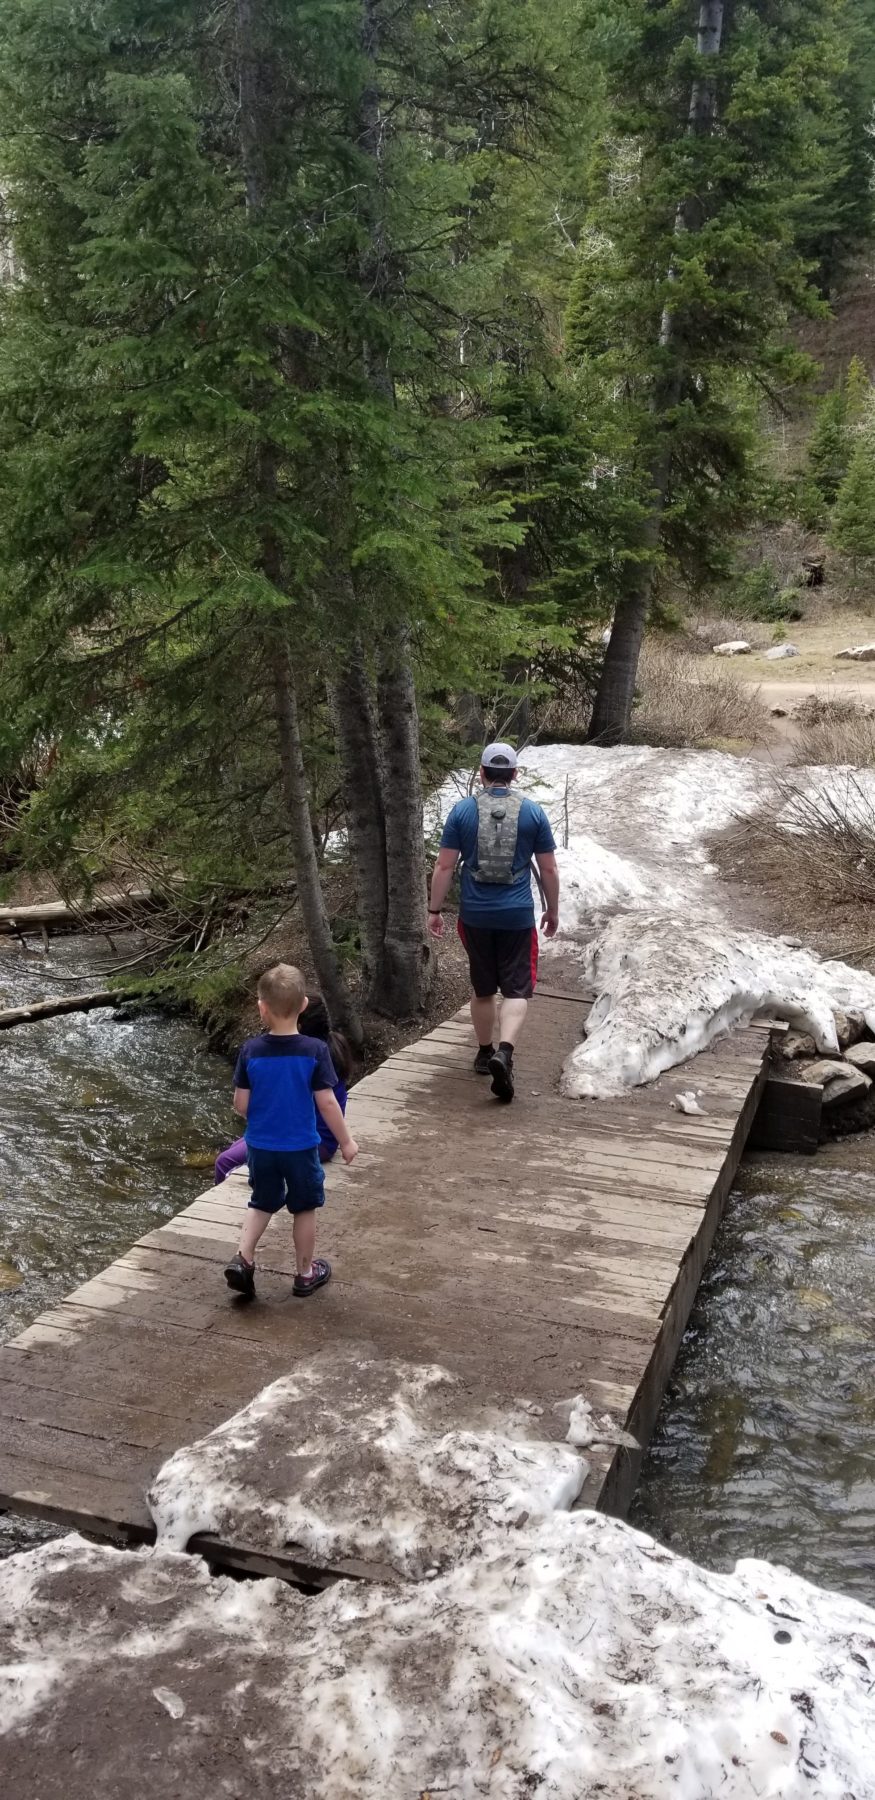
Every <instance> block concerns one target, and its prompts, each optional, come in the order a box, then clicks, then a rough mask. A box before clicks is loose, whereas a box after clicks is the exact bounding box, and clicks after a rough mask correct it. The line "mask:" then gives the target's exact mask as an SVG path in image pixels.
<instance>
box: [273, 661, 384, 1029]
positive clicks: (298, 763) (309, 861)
mask: <svg viewBox="0 0 875 1800" xmlns="http://www.w3.org/2000/svg"><path fill="white" fill-rule="evenodd" d="M270 658H271V674H272V677H273V690H274V704H275V710H276V725H277V738H278V742H279V753H280V770H281V776H282V792H283V799H284V801H285V807H286V817H287V820H288V826H289V837H290V839H291V844H292V855H293V856H294V860H295V872H296V875H297V880H298V899H299V902H300V906H301V915H302V918H303V920H304V928H305V930H306V933H307V941H308V943H309V946H310V954H311V956H312V958H313V963H314V967H315V969H316V974H317V976H318V978H319V985H320V987H321V989H322V993H323V995H324V997H325V1002H326V1004H327V1007H328V1010H329V1012H330V1014H331V1017H332V1019H334V1021H335V1023H336V1024H338V1025H339V1026H340V1027H341V1028H342V1029H343V1030H344V1031H345V1032H346V1034H347V1036H348V1037H349V1039H350V1041H351V1043H353V1044H355V1045H360V1044H361V1041H362V1027H361V1020H360V1018H359V1016H358V1012H357V1011H356V1008H355V1006H354V1005H353V1002H352V999H351V997H350V995H349V992H348V990H347V987H346V983H345V982H344V980H343V976H342V975H341V972H340V963H339V961H338V958H337V951H336V949H335V947H334V940H333V938H332V936H331V926H330V925H329V923H328V915H327V913H326V911H325V902H324V899H323V896H322V884H321V882H320V879H319V864H318V862H317V859H316V842H315V839H314V836H313V821H312V818H311V816H310V796H309V793H308V790H307V776H306V771H305V768H304V752H303V748H302V745H301V730H300V724H299V719H298V696H297V694H296V692H295V684H294V681H293V679H292V670H291V664H290V661H289V652H288V647H287V645H286V643H285V642H284V640H283V639H281V638H279V637H278V638H277V639H276V640H275V642H274V644H273V645H272V647H271V651H270Z"/></svg>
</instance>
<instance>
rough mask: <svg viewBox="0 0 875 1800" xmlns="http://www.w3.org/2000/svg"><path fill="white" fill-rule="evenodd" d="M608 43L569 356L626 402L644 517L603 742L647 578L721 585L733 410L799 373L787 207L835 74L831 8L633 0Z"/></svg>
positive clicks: (745, 497)
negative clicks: (588, 229) (717, 571)
mask: <svg viewBox="0 0 875 1800" xmlns="http://www.w3.org/2000/svg"><path fill="white" fill-rule="evenodd" d="M613 43H614V46H615V50H616V61H615V63H614V69H615V82H616V90H615V91H616V93H617V96H618V123H619V125H620V126H621V127H622V135H621V136H618V137H617V139H616V145H615V149H614V153H613V158H612V164H613V173H612V176H611V180H610V184H609V187H608V191H607V194H606V198H605V202H604V205H603V207H602V210H601V215H600V220H599V223H600V227H601V230H600V235H599V237H598V238H596V239H594V241H593V244H592V247H591V249H590V251H589V254H588V255H587V257H586V258H585V259H583V260H582V263H581V268H580V272H579V276H578V281H577V287H576V293H575V298H574V303H573V306H572V308H571V311H570V315H569V329H570V332H571V336H572V342H573V344H574V346H575V347H576V349H577V351H578V354H579V355H580V356H581V358H582V359H584V360H585V362H586V363H587V365H588V366H589V367H590V368H591V369H592V370H593V371H594V373H595V374H597V375H599V376H600V377H601V380H602V381H603V382H604V383H605V384H606V385H608V386H609V387H610V388H611V390H612V391H613V392H615V393H616V394H617V395H619V396H620V397H621V399H622V404H623V406H624V408H625V410H626V413H627V419H628V436H629V439H630V442H632V443H633V444H634V454H633V455H631V456H630V457H629V458H628V460H627V462H626V465H625V467H624V468H623V469H622V470H621V471H620V476H621V479H622V481H623V483H624V486H625V487H626V489H627V490H628V492H629V493H630V495H631V496H633V497H635V498H637V500H638V503H639V506H640V508H641V513H642V522H641V526H640V529H639V531H638V533H637V535H636V537H635V539H634V540H632V541H631V542H630V543H629V545H628V560H627V565H626V573H627V579H626V583H625V591H624V593H623V595H622V597H621V599H620V601H619V604H618V607H617V612H616V618H615V624H614V629H613V632H612V636H611V641H610V645H609V647H608V650H607V653H606V657H605V665H604V671H603V676H602V681H601V685H600V690H599V695H598V698H597V702H596V707H595V711H594V715H593V721H592V735H593V737H595V738H597V739H599V740H600V741H603V742H614V741H616V740H617V739H618V738H619V737H621V736H622V735H623V732H624V731H625V729H626V726H627V723H628V719H629V713H630V708H631V704H632V697H633V692H634V683H635V673H636V668H637V661H638V654H639V650H640V645H641V640H642V636H643V632H644V626H645V621H646V616H647V608H648V603H649V599H650V595H651V591H652V588H653V583H654V579H655V576H656V575H657V573H658V571H659V570H660V569H662V568H666V569H672V570H676V571H679V572H680V573H681V574H682V575H686V576H687V577H688V578H690V579H693V580H696V579H701V578H702V576H703V575H704V574H706V573H707V572H708V571H709V569H710V570H712V571H713V570H714V568H715V566H716V567H717V568H719V567H720V565H721V561H722V559H723V558H724V556H725V546H726V543H727V538H728V535H729V533H730V532H731V531H733V530H735V529H737V528H738V526H739V524H740V523H741V522H742V521H743V520H744V519H745V517H747V516H748V515H749V513H750V510H751V507H752V505H753V503H754V499H755V495H756V487H757V483H756V478H755V455H754V441H753V438H752V435H751V430H750V409H749V408H746V407H744V406H742V407H741V408H739V406H738V404H737V402H738V398H739V393H740V390H741V389H742V388H743V387H744V386H745V384H749V383H754V382H756V383H765V384H766V386H767V387H768V386H769V385H770V384H771V383H772V382H773V381H774V380H775V379H776V378H778V379H780V380H781V381H782V382H785V381H786V380H787V379H789V378H790V377H791V376H792V374H793V370H794V359H793V356H792V354H791V353H789V352H788V350H787V348H786V344H785V342H783V341H782V338H781V334H780V326H781V323H782V320H783V319H784V318H785V317H786V315H787V311H788V309H789V308H790V307H799V306H805V305H806V304H809V299H808V295H807V292H806V281H805V269H804V264H803V261H802V259H801V257H800V255H799V252H798V248H797V245H796V242H795V237H796V225H795V222H794V195H795V192H796V188H797V185H798V182H799V180H800V176H801V174H803V173H804V172H805V170H806V167H807V165H806V160H805V159H806V154H807V152H806V143H807V135H806V134H807V127H808V121H809V119H810V115H811V111H812V108H813V107H815V106H817V107H818V108H819V107H821V106H822V105H823V104H825V100H824V95H825V93H826V89H827V87H828V79H827V78H828V76H829V75H830V74H831V71H832V70H833V68H835V67H836V66H840V62H841V58H840V49H839V45H838V42H837V33H836V28H835V12H834V8H833V6H832V5H831V4H830V0H789V3H788V4H784V5H781V6H780V7H779V6H777V5H774V4H772V3H771V0H756V3H754V0H747V3H745V0H739V3H738V4H736V5H734V6H732V7H731V8H730V7H725V6H724V5H722V4H717V3H715V4H705V3H704V0H703V3H702V4H700V5H685V6H679V5H677V4H675V3H674V0H672V3H667V0H661V3H659V4H656V5H649V4H644V3H643V0H636V3H634V4H630V5H629V6H628V7H627V8H625V9H624V12H623V29H622V30H619V29H618V30H617V31H616V32H615V34H614V39H613ZM808 135H810V134H808ZM809 160H810V158H809Z"/></svg>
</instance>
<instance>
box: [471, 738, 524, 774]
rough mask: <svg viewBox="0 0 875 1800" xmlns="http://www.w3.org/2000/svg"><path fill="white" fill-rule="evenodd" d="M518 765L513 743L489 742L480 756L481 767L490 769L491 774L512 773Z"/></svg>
mask: <svg viewBox="0 0 875 1800" xmlns="http://www.w3.org/2000/svg"><path fill="white" fill-rule="evenodd" d="M516 766H517V760H516V751H515V749H514V747H513V745H512V744H487V746H486V749H485V750H484V752H483V755H482V756H481V758H480V767H481V769H488V770H489V772H490V774H491V775H510V774H511V773H512V771H513V770H514V769H515V768H516Z"/></svg>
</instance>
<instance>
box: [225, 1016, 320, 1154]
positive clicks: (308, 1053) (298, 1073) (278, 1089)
mask: <svg viewBox="0 0 875 1800" xmlns="http://www.w3.org/2000/svg"><path fill="white" fill-rule="evenodd" d="M234 1086H235V1087H238V1088H249V1090H250V1091H249V1111H248V1113H247V1115H246V1133H245V1136H246V1142H247V1144H248V1145H249V1146H250V1148H251V1149H253V1150H315V1149H316V1147H317V1145H318V1143H319V1132H318V1130H317V1128H316V1106H315V1103H314V1100H313V1095H314V1094H316V1093H319V1092H320V1091H321V1090H322V1089H323V1088H336V1087H337V1075H336V1072H335V1068H334V1064H333V1062H332V1061H331V1056H330V1053H329V1050H328V1045H327V1044H323V1042H322V1040H321V1038H310V1037H302V1036H301V1034H300V1032H295V1033H294V1035H293V1036H290V1037H274V1036H273V1035H272V1033H271V1032H269V1031H264V1032H262V1034H261V1036H260V1037H254V1038H247V1041H246V1043H245V1044H244V1045H243V1048H242V1050H241V1052H240V1055H239V1056H238V1058H237V1067H236V1069H235V1070H234Z"/></svg>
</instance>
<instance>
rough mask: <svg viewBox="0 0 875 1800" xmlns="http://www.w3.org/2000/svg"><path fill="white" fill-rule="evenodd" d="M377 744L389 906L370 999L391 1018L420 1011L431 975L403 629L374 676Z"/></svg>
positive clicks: (415, 739)
mask: <svg viewBox="0 0 875 1800" xmlns="http://www.w3.org/2000/svg"><path fill="white" fill-rule="evenodd" d="M378 705H379V714H380V730H381V736H382V745H383V775H384V785H383V801H384V807H385V816H386V867H387V878H388V911H387V915H386V930H385V936H384V940H383V953H382V958H381V967H380V971H379V979H378V982H377V984H376V988H375V991H374V993H373V996H372V999H371V1004H372V1005H373V1006H374V1007H375V1009H376V1010H377V1011H379V1012H385V1013H390V1014H392V1015H394V1016H395V1017H401V1016H403V1015H405V1014H411V1013H416V1012H420V1011H421V1010H422V1008H423V1007H424V1005H425V1002H426V999H427V997H428V991H429V988H430V986H431V979H432V973H433V970H432V959H431V951H430V949H429V947H428V945H427V942H426V936H425V907H426V869H425V838H424V835H423V818H422V773H421V769H420V762H419V718H418V714H417V710H416V688H415V685H414V680H413V669H412V666H411V659H410V644H409V638H408V633H407V630H406V628H404V627H402V628H401V629H400V630H399V632H398V638H397V641H396V643H395V644H394V645H392V646H391V649H390V648H389V647H388V646H387V647H386V649H385V650H384V655H383V665H382V668H381V671H380V677H379V682H378Z"/></svg>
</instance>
